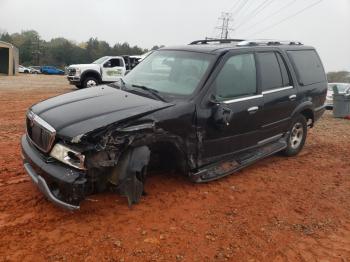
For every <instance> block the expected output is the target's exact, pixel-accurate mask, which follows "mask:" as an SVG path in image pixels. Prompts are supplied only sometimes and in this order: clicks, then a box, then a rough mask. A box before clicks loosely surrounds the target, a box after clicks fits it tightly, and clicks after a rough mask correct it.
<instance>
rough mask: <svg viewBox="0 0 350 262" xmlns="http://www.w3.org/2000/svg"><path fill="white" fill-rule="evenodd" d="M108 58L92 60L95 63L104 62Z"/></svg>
mask: <svg viewBox="0 0 350 262" xmlns="http://www.w3.org/2000/svg"><path fill="white" fill-rule="evenodd" d="M106 59H107V56H104V57H101V58H99V59H97V60H96V61H94V62H92V63H93V64H102V63H103V62H104V61H105V60H106Z"/></svg>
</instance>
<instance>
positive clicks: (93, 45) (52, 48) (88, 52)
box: [0, 30, 159, 67]
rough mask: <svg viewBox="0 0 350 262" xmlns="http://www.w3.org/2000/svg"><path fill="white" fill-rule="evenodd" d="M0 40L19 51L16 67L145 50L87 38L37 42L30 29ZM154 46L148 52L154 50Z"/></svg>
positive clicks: (83, 60)
mask: <svg viewBox="0 0 350 262" xmlns="http://www.w3.org/2000/svg"><path fill="white" fill-rule="evenodd" d="M0 40H1V41H5V42H8V43H11V44H13V45H14V46H16V47H17V48H18V49H19V60H20V64H21V65H24V66H30V65H39V66H42V65H53V66H58V67H64V66H67V65H71V64H83V63H91V62H92V61H94V60H96V59H98V58H100V57H102V56H114V55H115V56H118V55H141V54H144V53H146V52H147V51H148V50H147V49H143V48H141V47H139V46H137V45H135V46H130V45H129V44H128V43H127V42H124V43H116V44H115V45H113V46H110V45H109V43H107V42H106V41H101V40H98V39H97V38H90V39H89V40H88V41H87V42H83V43H76V42H73V41H70V40H68V39H65V38H63V37H58V38H53V39H51V40H50V41H45V40H43V39H41V37H40V35H39V33H38V32H36V31H34V30H28V31H22V32H21V33H13V34H9V33H7V32H0ZM158 48H159V47H158V46H154V47H153V48H152V49H158Z"/></svg>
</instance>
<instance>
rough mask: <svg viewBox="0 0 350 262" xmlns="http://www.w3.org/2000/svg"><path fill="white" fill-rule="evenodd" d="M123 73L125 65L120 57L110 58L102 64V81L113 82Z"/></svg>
mask: <svg viewBox="0 0 350 262" xmlns="http://www.w3.org/2000/svg"><path fill="white" fill-rule="evenodd" d="M124 75H125V65H124V61H123V59H122V58H111V59H109V60H108V61H106V62H105V63H104V64H103V66H102V81H103V82H115V81H118V79H119V78H121V77H123V76H124Z"/></svg>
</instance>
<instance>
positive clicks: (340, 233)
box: [0, 75, 350, 261]
mask: <svg viewBox="0 0 350 262" xmlns="http://www.w3.org/2000/svg"><path fill="white" fill-rule="evenodd" d="M72 90H74V88H72V87H71V86H69V85H68V84H67V81H66V79H65V78H64V77H60V76H58V77H53V76H34V75H26V76H17V77H0V102H1V103H0V112H1V114H0V148H1V150H0V261H2V260H3V261H44V260H45V261H83V260H84V261H101V260H102V261H350V121H349V120H338V119H333V118H332V117H331V114H330V113H327V114H325V115H324V117H323V118H322V120H321V121H320V122H319V123H318V124H317V126H316V128H314V129H312V130H310V132H309V136H308V140H307V144H306V147H305V148H304V150H303V151H302V153H301V154H300V155H299V156H298V157H294V158H285V157H283V156H279V155H276V156H273V157H270V158H268V159H265V160H263V161H260V162H259V163H257V164H255V165H254V166H251V167H249V168H246V169H244V170H243V171H241V172H238V173H236V174H235V175H231V176H229V177H226V178H224V179H221V180H219V181H215V182H211V183H209V184H200V185H199V184H192V183H190V182H189V181H188V180H187V179H186V178H184V177H182V176H179V175H178V174H162V173H153V174H150V178H149V180H148V184H147V185H146V190H147V192H148V195H147V196H146V197H144V198H143V199H142V201H141V203H140V204H139V205H135V206H133V207H132V208H131V209H129V208H128V207H127V203H126V199H124V198H122V197H120V196H118V195H114V194H111V193H106V194H101V195H94V196H91V197H90V198H89V199H88V200H86V201H84V202H83V203H82V207H81V210H80V211H78V212H75V213H71V212H68V211H65V210H62V209H60V208H57V207H55V206H53V205H52V204H51V203H50V202H48V201H47V200H46V199H45V198H44V197H43V195H42V194H41V193H40V192H39V191H38V190H37V189H36V187H35V186H34V185H33V184H32V182H31V181H30V180H29V178H28V176H27V175H26V174H25V172H24V170H23V168H22V161H21V156H20V146H19V140H20V137H21V135H22V134H23V132H24V115H25V111H26V109H27V108H28V107H29V106H30V105H31V104H33V103H35V102H37V101H40V100H43V99H46V98H48V97H51V96H54V95H57V94H60V93H64V92H69V91H72Z"/></svg>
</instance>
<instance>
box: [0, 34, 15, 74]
mask: <svg viewBox="0 0 350 262" xmlns="http://www.w3.org/2000/svg"><path fill="white" fill-rule="evenodd" d="M18 64H19V53H18V49H17V47H15V46H14V45H12V44H10V43H6V42H3V41H0V74H5V75H9V76H12V75H16V74H17V73H18Z"/></svg>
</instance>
